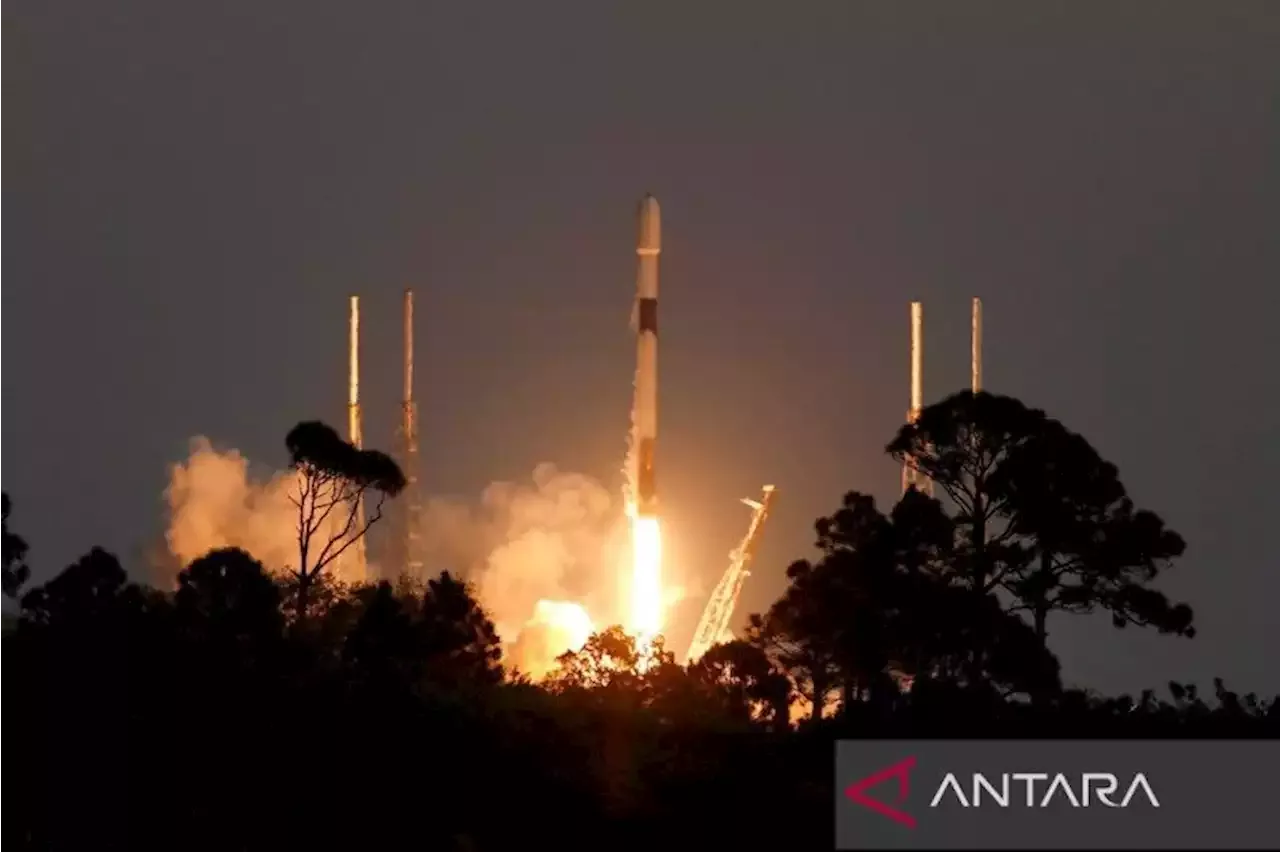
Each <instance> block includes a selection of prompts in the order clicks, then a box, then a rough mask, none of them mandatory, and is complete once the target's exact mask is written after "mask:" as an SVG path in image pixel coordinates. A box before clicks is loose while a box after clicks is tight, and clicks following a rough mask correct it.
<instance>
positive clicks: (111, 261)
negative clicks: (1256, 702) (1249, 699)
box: [3, 0, 1280, 690]
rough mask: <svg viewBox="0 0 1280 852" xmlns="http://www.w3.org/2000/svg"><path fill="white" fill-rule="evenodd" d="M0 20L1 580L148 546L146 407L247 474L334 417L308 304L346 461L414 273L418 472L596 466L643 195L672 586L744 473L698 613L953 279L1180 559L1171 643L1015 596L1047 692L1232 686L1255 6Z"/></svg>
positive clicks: (1266, 417) (832, 458)
mask: <svg viewBox="0 0 1280 852" xmlns="http://www.w3.org/2000/svg"><path fill="white" fill-rule="evenodd" d="M4 49H5V50H4V55H5V65H4V70H5V71H7V72H8V74H7V75H6V77H5V79H7V80H9V83H8V84H7V86H6V88H5V91H4V94H5V95H6V98H5V116H4V117H5V118H8V119H9V124H8V127H9V130H8V133H7V135H6V137H5V143H6V144H5V147H4V166H5V167H6V169H5V170H6V171H7V172H8V175H9V180H8V182H7V183H6V184H5V186H4V209H5V212H7V213H8V216H7V217H6V218H5V231H4V237H5V242H6V247H7V248H8V249H9V252H8V254H7V255H6V257H7V260H6V261H5V264H4V269H3V271H4V287H3V307H4V328H3V331H4V337H3V340H4V349H3V356H4V419H3V440H4V447H5V448H7V449H6V451H5V455H4V458H5V466H4V482H3V484H4V488H5V490H7V491H8V492H9V493H10V494H11V495H12V497H13V498H14V501H15V516H14V520H15V526H16V528H17V530H18V531H19V532H21V533H23V534H24V535H26V536H27V537H28V538H29V540H30V541H31V544H32V546H33V554H32V557H33V561H34V563H35V564H36V567H37V571H38V576H40V577H46V576H48V575H49V574H50V573H52V571H54V570H56V569H57V568H60V567H61V566H63V565H65V564H66V563H67V562H69V561H70V560H71V559H73V557H75V556H76V555H77V554H79V553H81V552H83V551H84V550H86V549H87V548H88V547H89V546H90V545H92V544H95V543H101V544H103V545H105V546H108V547H110V548H113V549H116V550H117V551H119V552H120V553H122V554H125V555H129V554H133V553H136V552H137V550H138V548H139V547H140V546H141V544H142V542H144V541H145V540H147V539H148V538H149V537H153V536H155V535H157V534H158V532H159V531H160V530H161V529H162V525H163V507H162V502H161V494H162V490H163V488H164V485H165V482H166V475H167V474H166V466H167V465H168V464H170V463H172V462H176V461H179V460H181V459H182V458H184V456H185V453H186V449H187V442H188V439H189V438H190V437H191V436H193V435H196V434H206V435H209V436H210V437H212V438H213V439H214V440H215V441H217V442H219V443H220V444H222V445H224V446H235V447H238V448H240V449H241V450H242V451H244V452H245V453H246V454H248V455H249V457H250V458H252V459H254V460H255V461H259V462H263V463H271V464H273V465H276V466H280V465H282V464H283V462H284V449H283V444H282V438H283V435H284V432H285V431H286V430H287V429H288V427H289V426H291V425H292V424H293V423H295V422H296V421H298V420H299V419H304V418H311V417H322V418H324V419H326V420H328V421H330V422H332V423H334V424H340V423H341V422H342V417H343V413H342V411H343V409H342V405H343V401H344V400H343V393H344V386H343V371H344V358H345V354H344V342H343V340H344V333H345V332H344V323H345V303H344V298H345V296H346V295H347V294H348V293H350V292H353V291H358V292H360V293H362V294H363V297H364V311H365V316H366V329H367V332H366V340H365V352H364V358H365V364H366V367H365V390H366V394H365V399H366V404H367V411H368V414H367V426H366V432H367V434H368V435H369V436H370V438H369V440H370V441H371V442H372V443H374V444H379V443H381V444H382V445H383V446H389V445H390V435H391V430H392V427H393V417H394V416H395V415H394V412H395V403H396V398H397V395H398V381H399V379H398V373H397V367H396V364H397V360H396V359H397V347H398V345H399V342H398V340H399V338H398V334H399V326H398V313H397V311H398V298H399V293H400V291H401V289H402V288H403V287H405V286H413V287H415V288H416V289H417V291H418V293H419V296H418V299H419V313H420V321H419V325H418V334H419V337H420V344H419V353H420V354H419V374H420V375H419V382H418V390H419V394H420V396H421V397H422V398H423V405H424V409H425V411H424V415H423V426H422V431H423V435H424V442H425V443H424V450H423V457H424V458H423V476H424V479H425V481H426V483H427V484H428V485H429V486H430V487H429V490H430V491H431V492H433V493H452V494H460V495H474V494H476V493H478V492H479V491H480V489H481V488H482V487H483V486H484V485H485V484H486V483H487V482H489V481H491V480H495V479H524V480H527V479H528V475H529V472H530V471H531V470H532V468H533V467H534V465H535V464H537V463H538V462H540V461H548V460H549V461H554V462H556V463H557V464H558V465H559V466H560V467H562V468H564V469H568V470H574V471H582V472H585V473H588V474H591V475H592V476H595V477H597V478H600V479H601V480H603V481H605V482H606V483H608V484H609V485H610V487H611V488H612V487H614V486H615V485H616V483H617V477H616V473H615V472H616V471H617V469H618V466H619V462H620V459H619V456H620V453H621V449H622V444H623V439H624V437H623V436H624V431H625V428H626V423H627V410H628V404H629V394H630V382H631V369H632V359H633V351H634V350H633V342H632V338H631V337H630V335H629V331H628V328H627V320H628V316H629V311H630V300H631V298H632V292H633V291H632V286H633V285H632V281H633V269H634V254H633V252H632V246H633V233H634V224H633V215H634V205H635V202H636V200H637V199H638V198H639V196H640V195H641V194H643V193H644V192H645V191H652V192H654V193H655V194H656V195H657V196H658V198H659V199H660V201H661V203H662V206H663V219H664V253H663V256H662V261H663V268H662V288H663V289H662V351H661V358H660V360H661V375H662V379H661V388H662V390H661V394H662V437H661V443H660V462H659V465H660V467H659V475H660V477H661V485H660V488H661V489H662V494H663V501H664V506H665V511H666V512H667V514H668V517H669V520H668V527H669V530H670V536H671V548H672V551H673V558H678V559H679V560H680V561H681V563H682V564H684V565H686V566H700V567H694V568H691V569H690V570H691V571H692V572H693V573H696V574H699V575H700V576H701V577H703V580H704V583H705V584H707V585H709V584H710V583H713V582H714V580H715V578H716V576H717V575H718V574H719V572H720V571H721V570H722V569H723V566H724V564H725V553H726V552H727V550H728V549H729V547H730V546H731V545H732V544H733V543H734V542H735V541H736V539H737V538H738V537H739V536H741V534H742V533H743V531H744V529H745V524H746V520H747V513H746V510H745V509H744V508H743V507H742V506H741V505H739V504H737V503H736V498H737V497H739V496H743V495H748V494H754V493H755V492H756V491H757V489H758V488H759V486H760V485H761V484H762V483H764V482H776V483H777V484H778V486H779V488H780V497H779V503H778V510H777V513H776V515H775V518H774V520H773V522H772V524H771V526H770V527H769V528H768V530H767V531H766V533H765V540H764V546H763V549H762V553H761V556H760V560H759V562H758V564H757V571H756V573H755V575H754V576H753V577H752V579H751V581H750V583H749V585H748V588H747V590H746V592H745V597H746V600H745V601H744V608H745V609H752V610H756V609H760V608H762V607H764V606H766V605H767V604H768V602H769V601H770V600H772V599H773V598H774V597H775V596H776V595H777V593H778V592H779V591H780V589H781V588H782V585H783V578H782V572H783V569H784V568H785V566H786V564H787V563H788V562H790V561H791V560H792V559H794V558H799V557H802V556H808V555H810V554H811V549H810V548H811V544H812V538H813V534H812V524H813V520H814V519H815V518H816V517H818V516H819V515H822V514H825V513H827V512H829V511H830V510H832V509H834V508H835V507H836V505H837V504H838V501H839V498H840V496H841V495H842V493H843V492H844V491H846V490H849V489H854V488H856V489H859V490H864V491H870V492H872V493H874V494H876V495H878V496H879V497H880V498H881V500H882V502H884V503H885V505H886V506H887V505H888V503H889V502H890V499H891V498H893V497H894V496H896V490H897V487H898V471H897V469H896V468H895V467H894V465H893V463H892V462H891V461H890V460H889V459H887V458H886V457H885V456H884V455H883V453H882V449H883V446H884V444H885V443H886V442H887V441H888V440H889V438H890V437H891V436H892V434H893V432H894V430H895V428H896V427H897V425H898V424H899V422H900V421H901V419H902V416H903V412H904V410H905V407H906V404H907V302H908V301H909V300H910V299H913V298H919V299H922V300H923V301H924V303H925V318H926V321H925V327H926V341H927V345H926V374H925V390H926V396H927V397H928V398H931V399H932V398H937V397H939V396H941V395H943V394H944V393H946V392H950V391H953V390H958V389H960V388H961V387H962V386H964V385H965V383H966V381H967V375H968V374H967V368H968V365H967V352H968V349H967V347H968V339H967V338H968V306H969V298H970V297H971V296H973V295H980V296H982V297H983V299H984V301H985V307H986V317H987V320H986V323H987V337H986V352H987V360H986V375H987V385H988V387H990V389H992V390H994V391H998V392H1003V393H1009V394H1013V395H1015V396H1018V397H1020V398H1023V399H1024V400H1026V401H1028V402H1030V403H1033V404H1035V405H1037V406H1039V407H1042V408H1045V409H1046V410H1048V411H1049V413H1050V414H1052V415H1054V416H1057V417H1059V418H1061V419H1062V420H1063V421H1064V422H1065V423H1066V424H1067V425H1068V426H1071V427H1072V428H1074V429H1076V430H1078V431H1080V432H1082V433H1084V434H1085V435H1086V436H1087V437H1088V438H1090V439H1091V440H1092V441H1093V442H1094V443H1095V445H1096V446H1097V447H1098V448H1099V449H1100V450H1101V451H1102V453H1103V454H1104V455H1106V456H1107V457H1109V458H1110V459H1111V460H1113V461H1114V462H1116V463H1117V464H1118V465H1119V466H1120V469H1121V472H1122V475H1123V477H1124V479H1125V481H1126V483H1127V484H1128V485H1129V487H1130V490H1131V492H1132V493H1133V495H1134V496H1135V498H1136V499H1137V501H1138V502H1139V503H1140V504H1143V505H1146V506H1148V507H1150V508H1153V509H1155V510H1156V511H1158V512H1160V513H1162V514H1163V515H1164V516H1165V517H1166V519H1167V520H1168V521H1169V522H1170V523H1171V524H1172V525H1173V526H1174V527H1175V528H1177V529H1178V530H1179V531H1181V532H1182V533H1183V534H1184V535H1185V537H1186V538H1187V540H1188V542H1189V550H1188V555H1187V557H1186V559H1185V560H1184V561H1183V562H1182V563H1181V564H1180V565H1179V566H1177V569H1176V571H1174V572H1173V573H1172V575H1171V576H1170V577H1169V578H1168V580H1167V583H1166V584H1165V588H1166V589H1167V591H1169V592H1170V593H1171V594H1172V595H1174V596H1177V597H1181V598H1185V599H1186V600H1188V601H1189V602H1191V603H1192V604H1193V605H1194V606H1195V607H1196V609H1197V612H1198V616H1199V620H1200V626H1201V636H1200V637H1199V638H1197V639H1196V640H1194V641H1193V642H1187V641H1183V640H1175V639H1169V638H1164V637H1158V636H1150V637H1148V636H1139V635H1137V634H1136V633H1133V632H1129V633H1125V634H1119V635H1116V634H1115V633H1114V632H1113V631H1112V630H1111V629H1110V628H1109V627H1108V626H1107V625H1105V624H1098V623H1079V622H1073V621H1070V620H1060V621H1059V622H1055V623H1052V624H1051V629H1052V631H1053V633H1054V637H1053V638H1054V640H1055V643H1056V644H1055V648H1056V650H1057V651H1058V652H1059V653H1060V655H1061V656H1062V658H1063V660H1064V664H1065V666H1066V669H1067V673H1068V675H1069V676H1070V677H1071V678H1073V679H1075V680H1077V681H1082V682H1086V683H1088V684H1091V685H1096V686H1098V687H1100V688H1105V689H1119V688H1124V689H1134V688H1141V687H1142V686H1145V685H1159V684H1161V683H1162V682H1163V681H1165V680H1167V679H1169V678H1173V677H1179V678H1187V679H1198V680H1201V681H1207V679H1208V678H1209V677H1211V676H1212V675H1214V674H1222V675H1225V676H1226V677H1227V678H1228V680H1229V681H1230V682H1233V683H1234V684H1237V685H1238V686H1240V687H1243V688H1246V689H1266V690H1274V689H1276V688H1277V687H1280V679H1277V674H1276V669H1275V666H1274V659H1271V658H1270V656H1269V655H1268V654H1266V653H1265V652H1264V650H1263V649H1264V648H1266V647H1271V648H1273V649H1274V648H1278V647H1280V626H1278V625H1280V619H1277V618H1276V617H1275V605H1276V602H1277V601H1280V565H1278V564H1277V559H1276V556H1275V540H1276V539H1275V534H1276V533H1275V526H1274V524H1275V522H1276V515H1277V512H1276V509H1277V507H1278V501H1277V500H1276V498H1275V491H1274V488H1275V483H1276V481H1277V473H1278V472H1280V471H1278V470H1277V466H1278V464H1280V440H1277V439H1278V438H1280V402H1277V400H1276V397H1275V394H1274V391H1275V390H1276V389H1277V384H1278V383H1277V382H1276V379H1275V375H1276V364H1280V347H1278V346H1277V344H1276V342H1275V336H1274V329H1273V326H1274V323H1275V321H1276V313H1277V307H1280V298H1278V297H1277V295H1276V293H1277V291H1276V288H1277V286H1280V239H1277V233H1278V226H1280V173H1278V163H1280V159H1278V158H1280V3H1272V2H1255V3H1244V2H1208V0H1205V2H1197V3H1190V2H1162V3H1155V2H1150V3H1062V2H1047V0H1046V2H1026V0H1017V2H1009V3H1003V4H991V3H985V2H964V3H929V4H897V3H895V4H863V3H855V2H828V3H816V2H811V3H780V2H742V0H740V2H734V3H711V2H698V3H657V2H645V3H626V4H622V3H602V2H580V3H575V4H568V3H560V2H538V3H514V2H504V3H485V2H469V3H454V4H429V3H423V2H407V0H406V2H375V3H340V2H335V0H307V2H293V3H284V2H267V3H262V2H258V3H241V2H219V3H190V2H173V0H145V1H144V0H127V2H126V0H117V2H111V3H95V2H75V3H72V2H64V0H42V2H25V3H18V2H11V3H8V4H6V8H5V20H4ZM374 365H383V366H382V367H380V368H378V369H376V370H375V368H374ZM1267 391H1271V393H1270V394H1268V393H1267ZM700 604H701V600H699V601H697V602H696V603H694V604H690V605H688V606H687V607H684V608H681V609H680V610H679V611H678V612H677V613H676V615H675V616H674V617H675V618H676V619H677V620H678V621H681V622H682V623H686V626H684V627H683V628H682V629H677V630H675V631H674V632H675V633H677V634H679V635H687V631H688V630H689V629H690V628H691V622H692V620H694V619H695V618H696V610H697V609H698V607H699V606H700Z"/></svg>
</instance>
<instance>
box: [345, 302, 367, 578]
mask: <svg viewBox="0 0 1280 852" xmlns="http://www.w3.org/2000/svg"><path fill="white" fill-rule="evenodd" d="M347 331H348V334H347V344H348V352H347V366H348V372H347V440H348V441H350V442H351V444H352V445H353V446H354V447H355V448H356V449H363V447H364V430H363V427H362V425H361V417H360V297H359V296H352V297H351V310H350V314H349V316H348V323H347ZM355 529H356V530H357V531H359V530H363V529H364V501H363V500H359V501H358V502H357V503H356V519H355ZM351 553H352V556H351V570H350V575H351V579H352V580H355V581H356V582H363V581H365V580H366V579H368V577H367V567H368V562H367V561H366V558H365V549H364V536H361V537H360V538H359V539H358V540H357V541H356V542H355V544H353V545H352V546H351Z"/></svg>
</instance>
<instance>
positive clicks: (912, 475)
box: [902, 302, 933, 495]
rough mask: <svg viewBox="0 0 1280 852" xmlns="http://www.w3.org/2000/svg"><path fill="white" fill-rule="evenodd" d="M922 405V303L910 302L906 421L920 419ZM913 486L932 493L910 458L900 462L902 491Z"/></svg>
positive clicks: (931, 488) (929, 485)
mask: <svg viewBox="0 0 1280 852" xmlns="http://www.w3.org/2000/svg"><path fill="white" fill-rule="evenodd" d="M923 406H924V305H922V304H921V303H919V302H912V303H911V407H910V408H908V409H907V422H908V423H915V422H916V421H917V420H919V419H920V409H921V408H922V407H923ZM913 485H914V486H915V488H916V490H917V491H920V492H923V493H925V494H930V495H931V494H933V482H932V481H930V479H929V477H927V476H925V475H924V474H923V473H921V472H920V471H918V470H916V468H915V465H914V464H913V462H912V460H911V459H910V458H906V459H903V462H902V493H903V494H906V493H907V489H908V488H910V487H911V486H913Z"/></svg>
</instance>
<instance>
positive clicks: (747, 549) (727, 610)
mask: <svg viewBox="0 0 1280 852" xmlns="http://www.w3.org/2000/svg"><path fill="white" fill-rule="evenodd" d="M775 491H776V489H775V488H774V487H773V486H772V485H766V486H764V489H763V493H762V495H761V497H760V499H759V500H758V501H757V500H751V499H749V498H746V497H744V498H742V502H743V503H745V504H747V505H748V506H750V507H751V509H752V512H751V525H750V526H749V527H748V528H747V534H746V535H745V536H743V538H742V543H741V544H739V545H738V546H737V547H736V548H735V549H734V550H733V551H731V552H730V553H729V568H728V569H727V570H726V571H725V572H724V575H723V576H722V577H721V578H720V582H719V583H717V584H716V588H715V591H713V592H712V593H711V600H709V601H708V602H707V608H706V609H704V610H703V611H702V617H701V618H700V619H698V628H697V629H696V630H695V631H694V632H693V642H692V644H690V645H689V653H688V654H686V655H685V662H686V663H693V662H697V661H698V659H699V658H701V657H702V655H703V654H705V653H707V651H709V650H710V649H711V648H712V647H713V646H715V645H718V644H720V643H722V642H729V641H732V640H733V633H732V628H731V627H730V625H731V623H732V620H733V611H734V609H736V608H737V605H738V597H739V596H740V595H741V594H742V584H743V583H744V582H746V579H747V576H748V575H749V574H750V573H751V572H750V571H749V570H747V566H748V565H750V564H751V558H752V557H753V556H755V551H756V545H757V543H758V542H759V541H760V532H761V530H762V529H763V528H764V522H765V519H767V518H768V517H769V510H770V508H771V507H772V505H773V495H774V493H775Z"/></svg>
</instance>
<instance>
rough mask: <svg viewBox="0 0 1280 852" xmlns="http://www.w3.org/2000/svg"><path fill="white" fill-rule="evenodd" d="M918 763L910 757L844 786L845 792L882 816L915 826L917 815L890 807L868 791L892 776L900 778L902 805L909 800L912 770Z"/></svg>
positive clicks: (899, 787) (853, 800)
mask: <svg viewBox="0 0 1280 852" xmlns="http://www.w3.org/2000/svg"><path fill="white" fill-rule="evenodd" d="M915 765H916V759H915V758H914V757H908V758H907V759H906V760H903V761H901V762H899V763H895V764H894V765H893V766H890V767H888V768H887V769H881V770H880V771H879V772H876V773H875V774H873V775H868V776H867V777H866V778H863V779H862V780H861V781H855V782H853V783H852V784H850V785H849V786H848V787H845V788H844V794H845V796H847V797H848V799H849V801H851V802H854V803H855V804H859V805H862V806H863V807H864V808H870V809H871V810H873V811H875V812H876V813H878V814H880V815H881V816H886V817H888V818H889V819H891V820H893V821H894V822H896V823H898V824H900V825H905V826H906V827H907V828H915V827H916V820H915V817H913V816H911V814H909V813H907V812H906V811H900V810H898V809H897V808H894V807H890V806H889V805H886V804H885V803H884V802H881V801H879V800H877V799H873V798H871V797H870V796H868V795H867V793H866V791H867V790H869V789H871V788H872V787H874V786H876V785H877V784H880V783H883V782H885V781H888V780H889V779H890V778H895V777H896V778H897V779H898V802H897V804H899V805H901V804H902V803H903V802H905V801H906V800H907V793H908V792H909V791H910V772H911V770H912V769H913V768H914V767H915Z"/></svg>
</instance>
